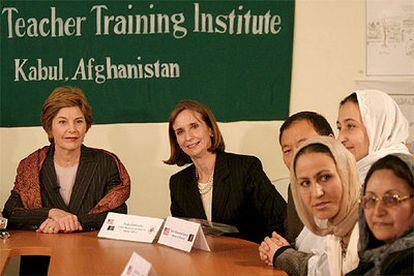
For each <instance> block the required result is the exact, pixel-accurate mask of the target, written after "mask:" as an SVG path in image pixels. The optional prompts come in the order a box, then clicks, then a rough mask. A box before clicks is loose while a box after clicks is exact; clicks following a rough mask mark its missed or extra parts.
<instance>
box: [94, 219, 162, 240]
mask: <svg viewBox="0 0 414 276" xmlns="http://www.w3.org/2000/svg"><path fill="white" fill-rule="evenodd" d="M163 222H164V220H163V219H159V218H150V217H141V216H132V215H125V214H118V213H111V212H110V213H108V215H107V216H106V219H105V222H104V224H103V225H102V227H101V230H99V233H98V237H99V238H108V239H116V240H126V241H136V242H147V243H152V242H153V241H154V238H155V236H156V235H157V233H158V231H159V229H160V227H161V225H162V223H163Z"/></svg>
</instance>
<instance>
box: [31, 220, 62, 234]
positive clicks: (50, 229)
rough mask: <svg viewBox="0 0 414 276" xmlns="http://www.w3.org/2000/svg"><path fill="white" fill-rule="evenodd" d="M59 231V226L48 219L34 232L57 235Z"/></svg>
mask: <svg viewBox="0 0 414 276" xmlns="http://www.w3.org/2000/svg"><path fill="white" fill-rule="evenodd" d="M59 231H60V227H59V224H58V223H57V222H56V221H54V220H53V219H50V218H48V219H46V220H45V221H44V222H42V224H41V225H40V227H39V229H37V230H36V232H38V233H44V234H57V233H59Z"/></svg>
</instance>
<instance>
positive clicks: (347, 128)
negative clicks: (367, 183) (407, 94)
mask: <svg viewBox="0 0 414 276" xmlns="http://www.w3.org/2000/svg"><path fill="white" fill-rule="evenodd" d="M336 125H337V128H338V131H339V133H338V140H339V141H340V142H341V143H342V144H343V145H344V146H345V147H346V148H347V149H348V150H349V151H350V152H351V153H352V154H353V155H354V156H355V159H356V161H357V166H358V172H359V175H360V178H361V182H364V180H365V176H366V174H367V172H368V170H369V168H370V167H371V166H372V164H373V163H374V162H375V161H377V160H378V159H380V158H382V157H384V156H386V155H388V154H393V153H403V154H409V151H408V148H407V146H406V145H405V143H406V142H407V139H408V121H407V119H406V118H405V117H404V115H403V114H402V112H401V110H400V108H399V107H398V105H397V103H396V102H395V101H394V100H393V99H392V98H391V97H390V96H389V95H388V94H386V93H384V92H382V91H379V90H358V91H355V92H354V93H352V94H350V95H349V96H347V97H346V98H345V99H343V100H342V101H341V103H340V105H339V112H338V120H337V122H336Z"/></svg>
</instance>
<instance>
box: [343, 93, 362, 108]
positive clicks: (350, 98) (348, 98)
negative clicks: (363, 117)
mask: <svg viewBox="0 0 414 276" xmlns="http://www.w3.org/2000/svg"><path fill="white" fill-rule="evenodd" d="M347 102H351V103H356V104H358V96H357V94H356V93H355V92H353V93H352V94H350V95H348V96H346V97H345V98H344V99H343V100H342V101H341V102H340V103H339V106H343V105H344V104H346V103H347Z"/></svg>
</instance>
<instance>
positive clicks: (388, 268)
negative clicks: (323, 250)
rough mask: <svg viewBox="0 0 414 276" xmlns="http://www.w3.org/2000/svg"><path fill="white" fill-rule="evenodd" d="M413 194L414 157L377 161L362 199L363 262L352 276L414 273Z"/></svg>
mask: <svg viewBox="0 0 414 276" xmlns="http://www.w3.org/2000/svg"><path fill="white" fill-rule="evenodd" d="M413 196H414V157H413V156H411V155H406V154H393V155H387V156H386V157H383V158H382V159H380V160H378V161H377V162H376V163H374V165H373V166H372V167H371V169H370V170H369V172H368V174H367V177H366V180H365V184H364V187H363V196H362V198H361V208H360V217H359V227H360V240H359V256H360V258H361V262H360V264H359V266H358V268H357V269H355V270H354V271H352V272H351V273H350V274H349V275H379V274H381V275H391V274H392V275H401V274H403V275H414V199H413Z"/></svg>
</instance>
